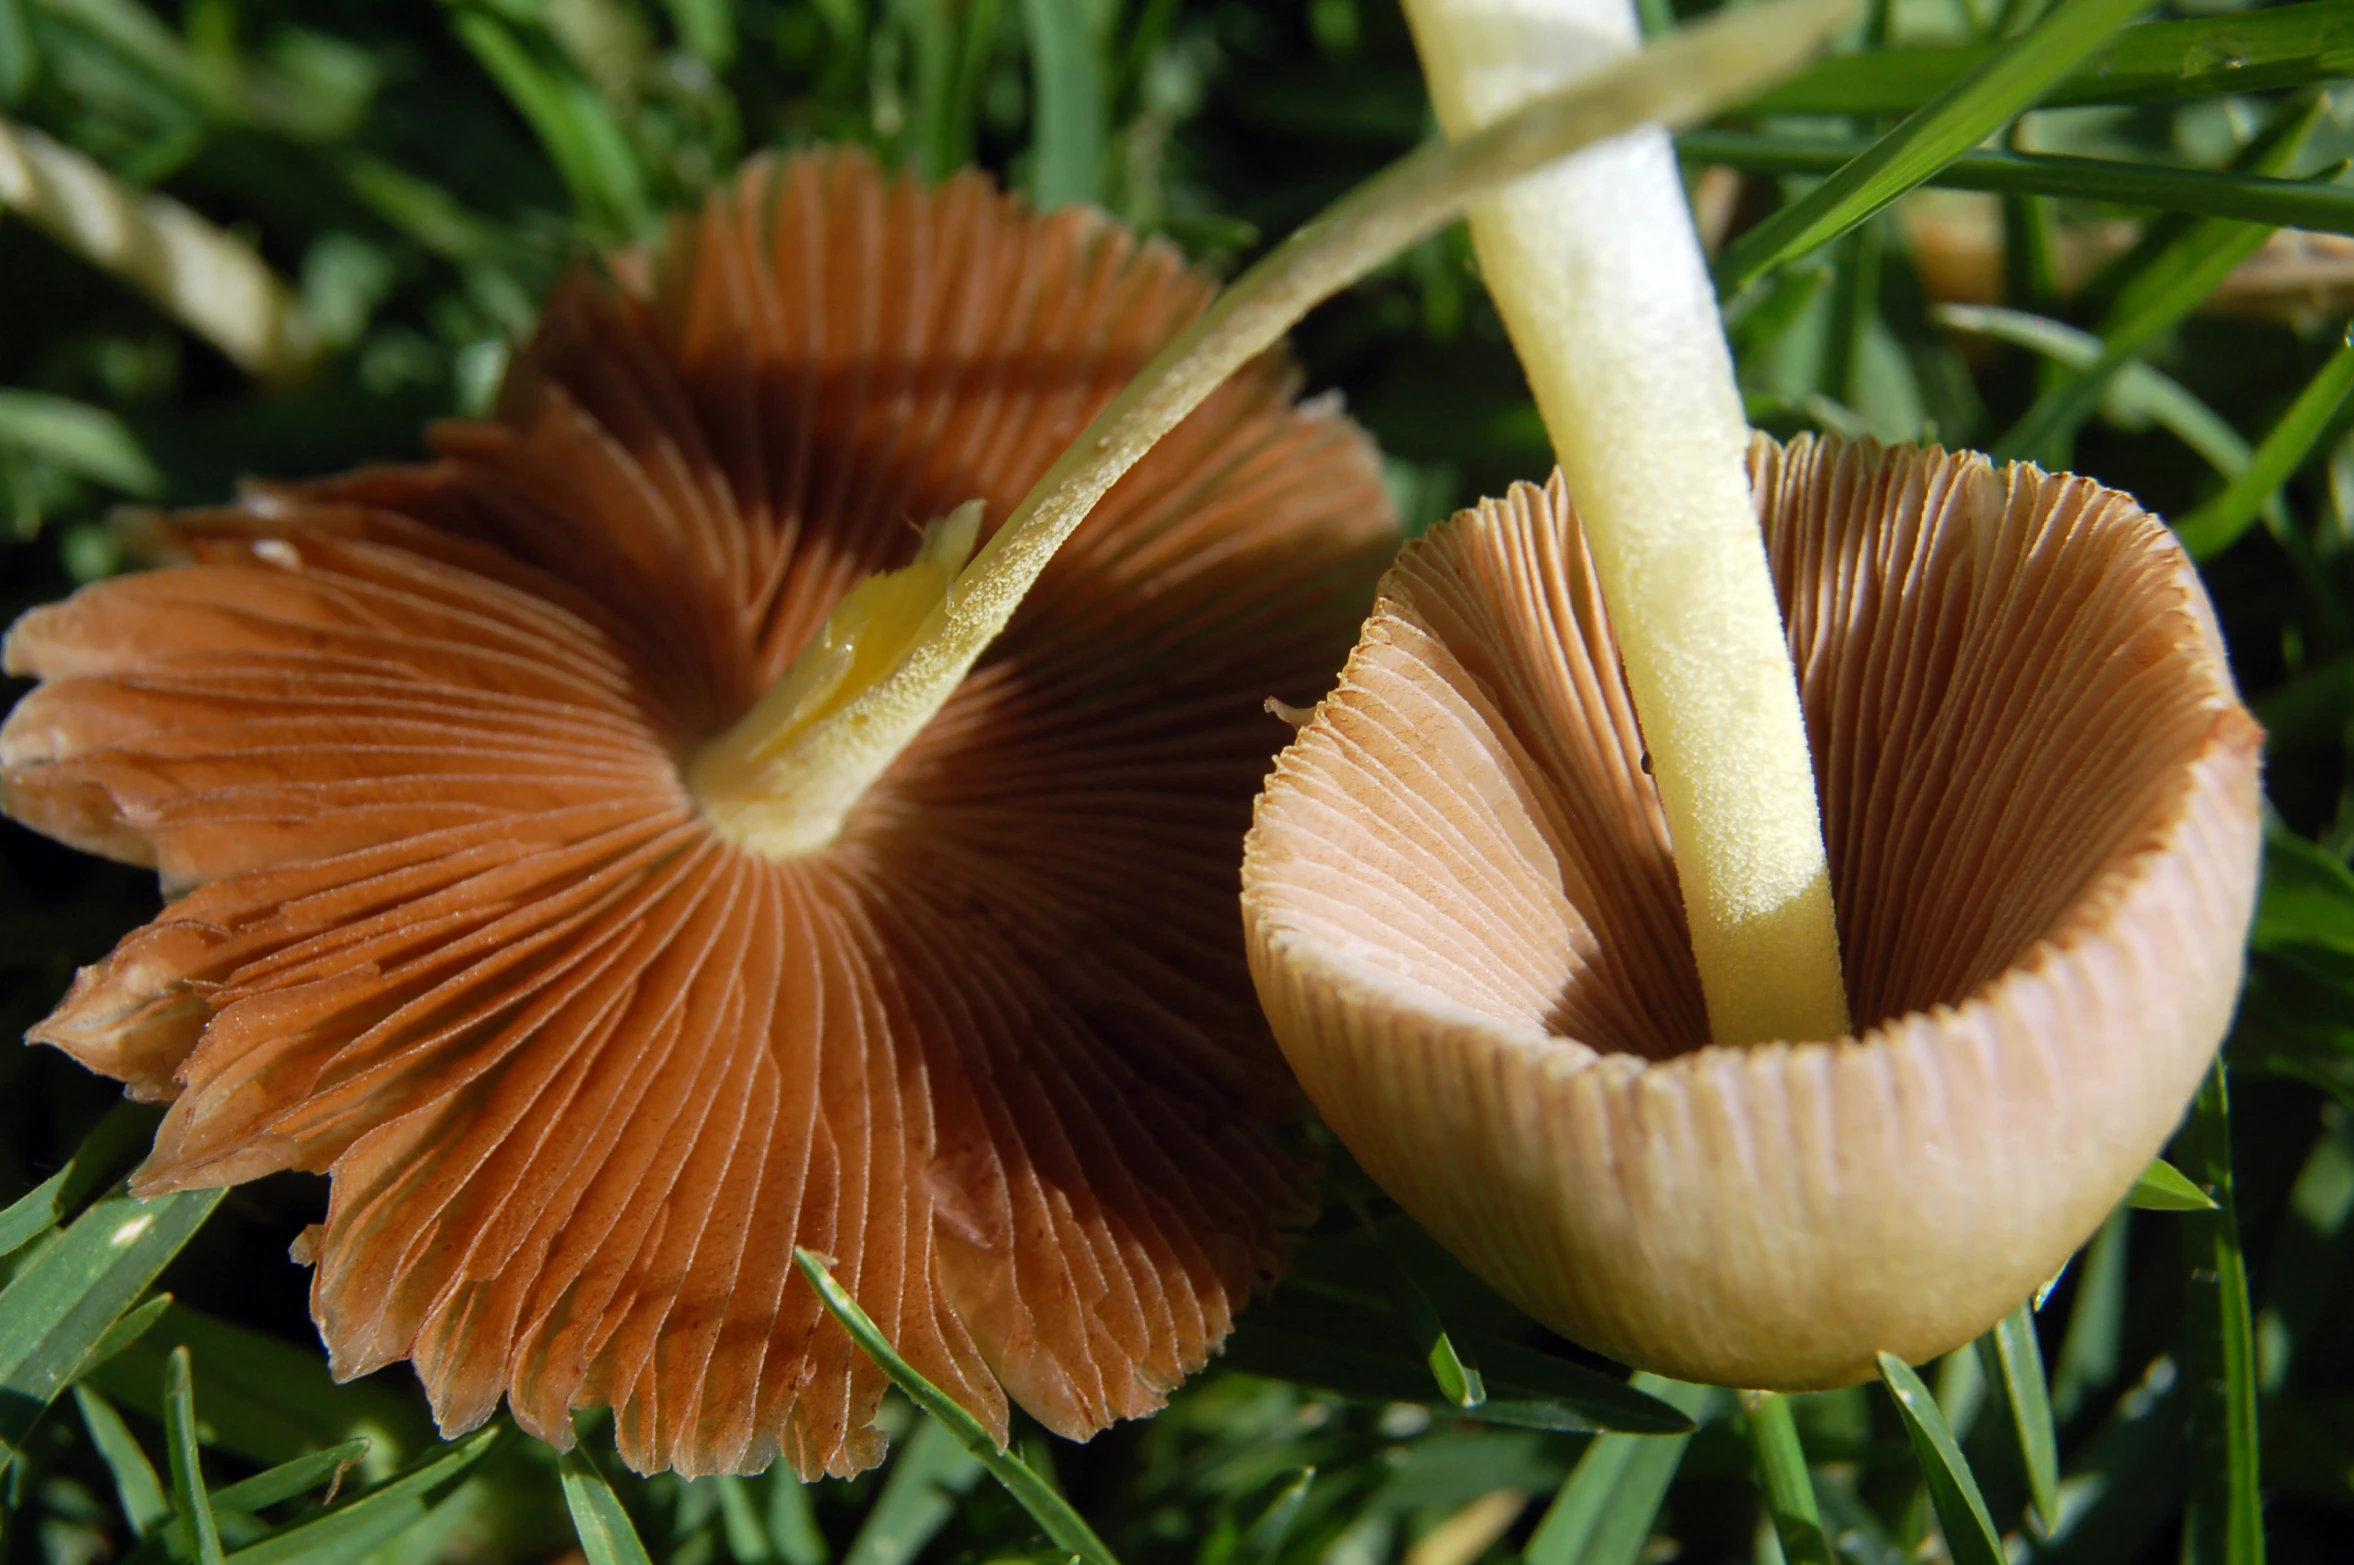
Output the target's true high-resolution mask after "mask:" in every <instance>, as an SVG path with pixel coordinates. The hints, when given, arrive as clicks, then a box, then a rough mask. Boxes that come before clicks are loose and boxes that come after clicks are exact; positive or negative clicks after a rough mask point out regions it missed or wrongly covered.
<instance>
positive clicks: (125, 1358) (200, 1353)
mask: <svg viewBox="0 0 2354 1565" xmlns="http://www.w3.org/2000/svg"><path fill="white" fill-rule="evenodd" d="M182 1343H185V1344H186V1345H187V1346H188V1347H190V1348H191V1349H193V1350H194V1352H195V1355H196V1363H197V1365H198V1368H197V1371H196V1374H197V1379H198V1380H199V1381H200V1382H201V1387H200V1389H201V1390H202V1392H203V1395H204V1411H205V1423H206V1424H207V1425H208V1426H209V1428H210V1430H211V1440H210V1443H211V1444H212V1446H213V1447H214V1449H216V1450H221V1451H228V1452H232V1453H234V1454H235V1455H237V1456H239V1457H242V1458H244V1459H245V1460H246V1461H249V1462H252V1463H254V1464H256V1465H257V1466H268V1467H275V1466H279V1465H282V1464H285V1463H289V1462H293V1461H296V1460H298V1459H300V1458H303V1457H306V1456H311V1455H314V1454H316V1453H319V1452H321V1451H324V1450H332V1449H335V1448H337V1447H340V1446H342V1445H345V1444H347V1443H348V1442H350V1441H352V1440H355V1439H358V1440H364V1441H366V1442H367V1455H366V1459H365V1461H364V1462H363V1463H362V1471H363V1472H364V1473H365V1474H366V1476H367V1477H368V1478H369V1479H370V1480H372V1481H377V1480H382V1479H384V1478H387V1477H389V1476H390V1475H391V1474H392V1473H393V1472H394V1471H396V1470H397V1469H398V1468H399V1467H400V1465H401V1464H402V1463H403V1462H404V1461H406V1460H408V1459H409V1458H410V1457H412V1456H414V1455H416V1454H417V1453H419V1452H422V1451H426V1450H429V1449H432V1448H434V1447H435V1446H436V1445H437V1444H438V1442H437V1441H436V1440H435V1438H434V1434H433V1426H432V1425H431V1424H430V1423H428V1422H427V1421H426V1419H425V1418H424V1416H423V1415H422V1414H421V1413H420V1412H419V1410H418V1409H417V1407H416V1406H415V1404H414V1403H412V1402H410V1401H409V1400H408V1399H407V1398H405V1397H401V1396H398V1395H396V1394H394V1393H393V1392H391V1391H389V1390H387V1389H386V1388H384V1387H382V1386H378V1385H374V1384H371V1383H369V1382H366V1381H355V1382H353V1383H351V1384H349V1385H337V1384H336V1383H335V1380H334V1377H333V1376H331V1375H330V1374H329V1373H328V1372H327V1366H326V1365H325V1364H324V1363H323V1362H321V1360H320V1357H319V1352H318V1349H317V1347H316V1346H297V1345H296V1344H294V1343H291V1342H287V1341H284V1340H282V1339H280V1338H277V1337H273V1336H270V1335H268V1334H266V1333H263V1332H258V1331H255V1330H253V1329H251V1328H250V1327H245V1326H237V1325H232V1324H231V1323H230V1322H228V1321H224V1320H220V1319H217V1318H215V1317H214V1316H211V1315H207V1314H205V1313H204V1312H203V1311H201V1310H196V1309H191V1308H189V1307H188V1306H187V1305H184V1304H175V1305H173V1306H171V1308H170V1310H169V1311H168V1312H167V1313H166V1314H165V1316H164V1318H163V1321H162V1323H161V1325H160V1327H159V1328H158V1329H157V1330H156V1331H155V1333H154V1335H153V1338H152V1340H150V1341H143V1342H141V1343H139V1344H138V1345H137V1346H135V1347H133V1348H131V1349H130V1350H129V1351H126V1352H125V1353H124V1354H123V1355H122V1357H121V1358H120V1359H119V1360H117V1361H116V1362H114V1363H111V1364H107V1365H104V1366H102V1367H99V1368H95V1369H93V1370H92V1371H91V1372H90V1373H91V1379H92V1380H93V1382H94V1383H95V1384H96V1385H97V1387H98V1389H100V1390H101V1391H104V1392H105V1393H107V1395H109V1396H111V1397H113V1398H114V1399H115V1400H116V1401H118V1402H121V1403H124V1404H126V1405H128V1406H131V1407H136V1408H139V1409H141V1410H142V1411H144V1412H147V1413H149V1414H151V1415H154V1416H157V1417H161V1416H162V1409H161V1407H160V1405H159V1404H158V1403H157V1402H156V1400H155V1387H156V1386H157V1385H158V1384H159V1383H160V1380H161V1375H162V1370H163V1356H164V1354H165V1352H166V1351H167V1350H168V1349H170V1348H172V1347H174V1346H177V1345H179V1344H182Z"/></svg>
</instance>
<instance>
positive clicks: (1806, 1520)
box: [1741, 1391, 1831, 1565]
mask: <svg viewBox="0 0 2354 1565" xmlns="http://www.w3.org/2000/svg"><path fill="white" fill-rule="evenodd" d="M1741 1412H1742V1414H1743V1422H1744V1423H1745V1424H1746V1425H1747V1426H1748V1431H1749V1449H1750V1452H1751V1454H1752V1455H1753V1456H1754V1457H1755V1458H1756V1461H1757V1478H1758V1487H1759V1488H1761V1489H1763V1490H1764V1491H1765V1498H1766V1510H1767V1513H1768V1514H1769V1515H1771V1516H1772V1517H1773V1520H1774V1536H1775V1537H1777V1538H1779V1539H1781V1540H1782V1558H1783V1559H1784V1560H1785V1561H1786V1562H1787V1565H1831V1545H1830V1543H1829V1541H1828V1540H1827V1539H1825V1538H1824V1536H1823V1515H1822V1511H1821V1509H1820V1508H1819V1507H1818V1506H1817V1505H1816V1504H1815V1486H1814V1479H1813V1478H1812V1477H1811V1476H1809V1474H1808V1473H1807V1470H1806V1448H1805V1447H1804V1446H1803V1445H1801V1444H1800V1443H1799V1440H1798V1424H1797V1422H1796V1420H1794V1419H1792V1418H1791V1416H1790V1401H1789V1399H1788V1398H1787V1397H1784V1396H1782V1395H1780V1394H1778V1393H1776V1392H1772V1391H1745V1392H1743V1393H1742V1394H1741Z"/></svg>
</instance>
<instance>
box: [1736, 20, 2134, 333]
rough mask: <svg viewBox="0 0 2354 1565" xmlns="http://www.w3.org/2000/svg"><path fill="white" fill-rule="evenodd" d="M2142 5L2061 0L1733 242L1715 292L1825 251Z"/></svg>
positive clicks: (2025, 103)
mask: <svg viewBox="0 0 2354 1565" xmlns="http://www.w3.org/2000/svg"><path fill="white" fill-rule="evenodd" d="M2143 3H2144V0H2061V3H2060V4H2058V5H2056V6H2054V7H2053V8H2052V9H2051V11H2050V12H2049V13H2047V14H2046V15H2045V17H2044V18H2043V20H2042V21H2040V22H2038V23H2036V25H2035V26H2034V27H2033V28H2032V29H2030V30H2029V31H2028V32H2027V33H2026V34H2025V35H2024V36H2022V37H2020V38H2019V39H2017V40H2016V41H2014V42H2012V43H2011V44H2009V45H2007V46H2005V47H2004V48H2003V49H2002V50H2001V51H1999V52H1998V53H1996V54H1994V55H1992V56H1990V57H1989V58H1988V59H1987V60H1986V62H1985V63H1984V64H1982V65H1980V66H1979V67H1978V68H1977V69H1976V70H1974V71H1972V72H1971V73H1970V74H1969V75H1968V76H1965V77H1963V78H1962V79H1961V80H1959V81H1957V82H1955V83H1954V84H1953V85H1952V86H1951V87H1949V88H1947V89H1946V90H1945V91H1944V92H1942V93H1940V94H1938V95H1937V97H1936V98H1934V99H1932V100H1931V101H1930V102H1929V103H1927V104H1926V105H1924V106H1923V107H1922V108H1921V109H1919V110H1918V111H1916V112H1915V113H1914V114H1912V115H1911V116H1910V117H1908V118H1907V119H1906V120H1905V121H1904V123H1903V124H1901V125H1899V126H1897V127H1896V129H1894V130H1892V131H1890V132H1889V133H1888V134H1887V135H1885V136H1883V137H1881V138H1880V139H1879V140H1878V141H1876V142H1874V143H1873V144H1872V145H1871V147H1870V149H1869V150H1867V151H1866V152H1865V153H1864V154H1863V155H1862V156H1860V157H1857V158H1855V159H1853V160H1852V161H1850V162H1849V163H1847V164H1846V165H1845V166H1844V167H1842V168H1841V169H1840V170H1839V171H1838V172H1837V173H1835V174H1833V175H1831V177H1830V178H1828V179H1826V180H1824V181H1823V182H1822V183H1821V184H1820V185H1817V186H1816V187H1815V188H1814V189H1813V190H1811V191H1809V192H1807V194H1806V195H1804V196H1802V197H1800V198H1799V199H1798V200H1796V201H1794V202H1792V203H1791V204H1790V205H1789V206H1787V207H1784V208H1783V209H1782V210H1781V211H1779V212H1776V213H1775V214H1774V215H1773V216H1772V217H1769V218H1767V219H1766V220H1765V221H1764V222H1762V223H1760V224H1758V225H1757V227H1755V228H1753V229H1751V230H1750V231H1749V232H1748V233H1747V234H1745V235H1743V236H1742V237H1741V238H1740V239H1739V240H1738V241H1736V242H1735V243H1734V244H1733V245H1732V246H1731V247H1730V248H1729V249H1728V250H1726V252H1725V255H1724V258H1723V260H1722V261H1720V262H1719V263H1718V266H1717V281H1718V287H1719V291H1720V292H1722V293H1725V294H1727V295H1731V294H1734V293H1737V292H1739V291H1740V290H1741V289H1742V288H1743V287H1744V286H1746V285H1747V284H1748V283H1749V282H1751V281H1752V280H1753V279H1755V278H1757V277H1759V276H1761V275H1762V274H1764V273H1765V272H1767V271H1768V270H1770V269H1772V268H1773V267H1775V266H1778V265H1780V264H1781V263H1783V262H1784V261H1788V260H1790V259H1792V258H1793V257H1796V256H1800V255H1804V254H1805V253H1807V252H1808V251H1810V250H1813V249H1815V248H1816V247H1817V246H1819V245H1824V244H1828V243H1829V242H1830V241H1831V240H1833V239H1836V238H1837V237H1839V235H1841V234H1843V233H1845V232H1847V230H1849V229H1850V228H1853V227H1854V226H1855V225H1856V224H1858V223H1860V222H1862V221H1863V220H1864V219H1865V218H1867V217H1870V216H1871V215H1872V214H1873V213H1874V212H1877V211H1879V210H1880V209H1881V208H1882V207H1884V206H1886V205H1887V204H1888V203H1889V202H1891V201H1894V200H1895V199H1896V198H1897V197H1898V196H1901V195H1903V194H1904V193H1905V192H1906V191H1908V190H1910V189H1912V188H1913V187H1914V186H1915V185H1918V184H1919V183H1921V181H1923V180H1924V179H1927V178H1928V177H1929V176H1930V175H1931V174H1933V173H1935V172H1936V171H1937V170H1938V169H1939V168H1941V167H1943V166H1944V165H1945V164H1947V163H1949V162H1951V161H1952V160H1953V159H1954V158H1956V157H1959V156H1960V155H1961V154H1962V153H1964V152H1967V151H1969V150H1970V149H1971V148H1972V147H1975V146H1976V145H1977V144H1978V143H1979V142H1981V141H1984V140H1985V139H1986V138H1987V137H1988V136H1989V135H1991V134H1992V133H1993V132H1994V131H1995V130H1996V129H1997V128H1998V127H2000V126H2001V125H2002V124H2003V122H2004V121H2006V120H2008V119H2010V118H2011V117H2012V116H2013V115H2015V114H2017V113H2018V112H2020V111H2021V110H2022V109H2025V108H2028V107H2030V106H2031V105H2033V104H2034V103H2035V102H2036V100H2037V99H2038V98H2040V97H2041V96H2042V95H2043V93H2044V92H2045V90H2046V89H2047V88H2049V87H2050V86H2051V85H2052V84H2053V83H2054V82H2056V81H2058V80H2059V79H2060V78H2061V77H2063V76H2065V75H2067V74H2068V72H2069V71H2070V70H2071V69H2072V68H2074V67H2075V65H2076V64H2077V63H2078V62H2079V61H2081V60H2082V59H2083V58H2084V57H2085V56H2086V55H2087V54H2090V53H2091V52H2092V51H2093V50H2094V49H2095V48H2097V47H2098V46H2099V45H2100V43H2101V41H2102V40H2103V39H2105V38H2107V37H2108V36H2109V35H2110V34H2111V33H2113V32H2115V31H2116V29H2117V27H2118V25H2119V24H2120V23H2122V22H2124V21H2125V20H2126V18H2128V17H2130V16H2132V15H2133V14H2134V13H2135V12H2136V11H2138V10H2140V9H2142V6H2143Z"/></svg>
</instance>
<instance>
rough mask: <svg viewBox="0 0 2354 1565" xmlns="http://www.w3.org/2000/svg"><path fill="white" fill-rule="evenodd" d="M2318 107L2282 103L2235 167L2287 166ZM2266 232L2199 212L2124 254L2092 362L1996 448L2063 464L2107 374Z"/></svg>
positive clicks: (2098, 286)
mask: <svg viewBox="0 0 2354 1565" xmlns="http://www.w3.org/2000/svg"><path fill="white" fill-rule="evenodd" d="M2319 113H2320V100H2319V99H2318V98H2316V99H2311V100H2308V101H2306V102H2302V103H2294V104H2288V105H2284V106H2283V107H2282V108H2281V109H2280V110H2278V111H2277V112H2276V113H2275V116H2274V119H2273V122H2272V124H2271V125H2269V126H2267V127H2266V129H2265V132H2264V134H2263V135H2262V136H2260V137H2258V138H2257V139H2256V140H2255V141H2254V142H2252V143H2250V144H2249V146H2248V147H2246V148H2245V149H2243V151H2242V153H2241V156H2240V158H2239V160H2238V161H2239V163H2240V164H2241V165H2242V167H2241V168H2240V172H2245V173H2256V174H2277V173H2279V172H2280V171H2281V170H2282V169H2284V168H2286V167H2287V166H2288V165H2289V163H2290V162H2291V160H2293V159H2294V158H2295V157H2296V156H2297V154H2298V152H2299V151H2300V150H2301V149H2302V148H2303V147H2304V145H2305V139H2306V137H2307V136H2308V135H2309V134H2310V133H2311V131H2312V129H2313V126H2314V125H2315V123H2316V122H2317V118H2318V115H2319ZM2156 232H2157V233H2161V234H2162V233H2163V232H2164V230H2163V229H2160V230H2157V231H2156ZM2269 234H2270V230H2269V229H2267V228H2265V227H2264V226H2263V225H2261V224H2255V223H2242V222H2236V221H2231V220H2228V219H2224V218H2201V219H2199V220H2198V221H2196V222H2194V223H2191V224H2189V225H2188V226H2187V227H2185V228H2183V229H2181V231H2180V232H2178V233H2174V234H2173V235H2172V236H2171V237H2168V238H2165V239H2164V240H2163V242H2162V243H2160V244H2159V245H2158V247H2157V248H2155V249H2153V250H2151V251H2150V252H2149V253H2147V254H2141V255H2138V256H2136V255H2133V254H2129V256H2128V258H2127V261H2128V263H2129V264H2130V269H2129V271H2128V272H2127V273H2126V274H2125V280H2124V282H2123V284H2122V286H2120V287H2118V288H2117V289H2116V291H2115V302H2114V303H2113V304H2112V305H2111V306H2110V307H2109V309H2108V311H2107V313H2106V315H2105V316H2104V317H2103V319H2102V321H2101V325H2100V338H2101V357H2100V359H2099V361H2098V362H2096V363H2095V364H2094V365H2093V367H2092V368H2091V369H2089V370H2086V371H2085V372H2084V373H2082V374H2080V375H2076V376H2073V377H2071V378H2070V379H2069V380H2067V381H2065V382H2063V383H2062V384H2060V385H2058V386H2055V387H2053V388H2052V389H2051V390H2049V391H2047V392H2045V393H2044V394H2043V395H2042V396H2040V397H2038V398H2036V399H2035V402H2034V404H2033V405H2032V406H2030V407H2029V408H2028V410H2027V411H2026V412H2025V413H2024V414H2022V415H2020V418H2019V421H2018V423H2016V424H2014V425H2013V426H2011V428H2010V430H2009V431H2008V432H2007V433H2006V434H2004V435H2003V437H2002V438H2001V439H2000V440H1998V441H1997V442H1996V443H1995V447H1994V449H1995V452H1996V454H1997V455H2000V456H2009V457H2027V458H2032V459H2035V460H2038V461H2041V462H2043V463H2044V464H2045V465H2046V466H2049V467H2054V468H2058V467H2065V466H2066V465H2067V461H2066V458H2067V448H2068V444H2069V442H2070V441H2071V440H2072V439H2073V438H2074V435H2075V432H2076V429H2077V427H2078V426H2079V425H2080V424H2082V423H2083V422H2084V420H2085V418H2086V417H2087V416H2088V415H2089V414H2090V413H2091V412H2092V410H2093V408H2094V407H2095V406H2097V405H2098V403H2099V401H2100V397H2101V392H2102V389H2103V388H2104V387H2105V386H2106V385H2107V383H2108V379H2109V377H2110V376H2111V375H2113V374H2115V373H2116V371H2117V369H2118V367H2119V366H2121V365H2123V364H2124V363H2125V362H2126V361H2127V360H2129V359H2132V358H2135V357H2137V356H2138V355H2139V354H2140V353H2141V351H2142V349H2143V348H2145V347H2147V346H2148V345H2149V344H2150V342H2151V341H2153V340H2154V339H2155V338H2156V337H2157V336H2158V335H2159V333H2161V332H2164V331H2168V330H2171V329H2172V328H2173V327H2174V326H2176V325H2177V324H2179V323H2180V322H2181V321H2183V320H2184V319H2185V318H2187V317H2188V316H2189V315H2190V313H2191V311H2193V310H2195V309H2197V308H2198V306H2199V304H2200V302H2201V301H2202V300H2204V299H2205V298H2206V297H2207V295H2208V294H2210V293H2212V292H2214V290H2215V287H2216V285H2217V284H2218V283H2220V282H2222V281H2223V279H2224V278H2225V277H2227V276H2229V275H2230V274H2231V271H2232V268H2234V267H2236V266H2238V265H2239V264H2240V263H2241V262H2242V261H2244V260H2246V259H2247V258H2248V257H2249V256H2251V255H2253V254H2255V253H2256V251H2257V249H2258V248H2259V247H2260V246H2261V245H2262V244H2263V243H2264V241H2265V239H2266V238H2267V237H2269ZM2104 286H2105V284H2104V283H2103V282H2102V281H2100V280H2096V281H2095V283H2094V284H2093V287H2092V290H2091V291H2092V292H2093V293H2095V294H2096V295H2097V294H2098V293H2099V292H2100V291H2101V290H2102V289H2103V288H2104Z"/></svg>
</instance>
